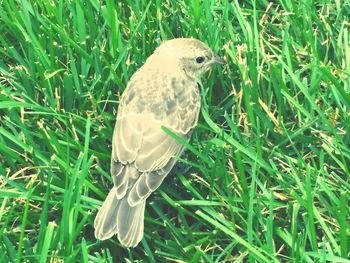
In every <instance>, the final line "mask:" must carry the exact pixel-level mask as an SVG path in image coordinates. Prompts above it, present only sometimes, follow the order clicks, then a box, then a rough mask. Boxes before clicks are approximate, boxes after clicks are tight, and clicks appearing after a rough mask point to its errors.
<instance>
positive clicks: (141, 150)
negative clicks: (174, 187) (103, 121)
mask: <svg viewBox="0 0 350 263" xmlns="http://www.w3.org/2000/svg"><path fill="white" fill-rule="evenodd" d="M199 56H202V57H204V58H205V59H206V60H207V61H205V63H204V62H203V63H198V62H197V61H196V58H198V57H199ZM222 63H223V61H222V60H220V59H219V58H218V57H216V56H215V55H214V54H213V52H212V51H211V50H210V49H209V48H208V47H207V46H206V45H205V44H203V43H202V42H200V41H198V40H196V39H186V38H181V39H174V40H170V41H167V42H165V43H164V44H163V45H161V46H160V47H159V48H158V49H157V50H156V51H155V52H154V54H153V55H151V56H150V57H149V58H148V59H147V61H146V63H145V64H144V65H143V66H142V67H141V68H140V69H139V70H138V71H137V72H136V73H135V74H134V75H133V76H132V78H131V79H130V81H129V83H128V86H127V88H126V90H125V92H124V93H123V95H122V98H121V102H120V105H119V108H118V114H117V121H116V126H115V129H114V133H113V140H112V142H113V145H112V158H111V175H112V179H113V183H114V187H113V188H112V190H111V191H110V193H109V194H108V196H107V198H106V201H105V203H104V204H103V206H102V207H101V209H100V210H99V212H98V214H97V216H96V218H95V224H94V225H95V236H96V238H98V239H101V240H104V239H107V238H110V237H111V236H112V235H113V234H117V235H118V239H119V241H120V242H121V244H123V245H124V246H127V247H135V246H136V245H137V244H138V243H139V242H140V241H141V239H142V237H143V227H144V224H143V217H144V208H145V201H146V199H147V197H148V196H149V195H150V194H151V193H152V192H153V191H155V190H156V189H157V188H158V187H159V185H160V184H161V183H162V181H163V180H164V178H165V177H166V175H167V174H168V173H169V172H170V170H171V169H172V168H173V166H174V164H175V158H174V157H176V156H179V155H180V154H181V152H182V148H183V147H182V145H181V144H179V143H178V142H177V141H176V140H174V139H173V138H172V137H171V136H169V135H168V134H166V133H165V132H164V131H163V130H162V128H161V126H165V127H167V128H169V129H170V130H172V131H173V132H175V133H176V134H177V135H178V136H180V137H183V138H184V139H188V137H189V132H190V131H191V129H192V128H193V127H194V126H195V125H196V123H197V120H198V114H199V111H200V94H199V89H198V84H197V81H198V78H199V76H200V75H201V74H202V73H204V72H205V71H207V70H208V69H209V67H210V66H212V65H214V64H222Z"/></svg>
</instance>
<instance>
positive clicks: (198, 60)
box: [196, 57, 205, 64]
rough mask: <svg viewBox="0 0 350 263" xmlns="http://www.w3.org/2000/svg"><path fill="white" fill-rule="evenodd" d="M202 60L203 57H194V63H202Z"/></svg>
mask: <svg viewBox="0 0 350 263" xmlns="http://www.w3.org/2000/svg"><path fill="white" fill-rule="evenodd" d="M204 60H205V57H196V62H197V63H198V64H201V63H203V62H204Z"/></svg>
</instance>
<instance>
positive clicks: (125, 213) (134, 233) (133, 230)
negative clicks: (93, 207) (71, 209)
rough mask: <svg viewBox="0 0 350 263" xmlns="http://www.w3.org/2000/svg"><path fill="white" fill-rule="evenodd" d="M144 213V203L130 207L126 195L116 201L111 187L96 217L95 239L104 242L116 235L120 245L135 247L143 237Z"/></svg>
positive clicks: (114, 189)
mask: <svg viewBox="0 0 350 263" xmlns="http://www.w3.org/2000/svg"><path fill="white" fill-rule="evenodd" d="M144 211H145V201H143V202H141V203H140V204H139V205H136V206H133V207H131V206H130V205H129V204H128V198H127V195H126V196H124V198H122V199H118V198H117V194H116V188H115V187H113V188H112V189H111V191H110V192H109V194H108V196H107V198H106V200H105V202H104V203H103V205H102V207H101V208H100V210H99V211H98V213H97V215H96V218H95V222H94V227H95V237H96V238H97V239H100V240H105V239H108V238H110V237H112V236H113V235H114V234H117V235H118V239H119V241H120V243H121V244H122V245H124V246H126V247H136V246H137V245H138V243H139V242H140V241H141V239H142V237H143V225H144V223H143V220H144Z"/></svg>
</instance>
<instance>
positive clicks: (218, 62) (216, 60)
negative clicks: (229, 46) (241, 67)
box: [212, 55, 226, 65]
mask: <svg viewBox="0 0 350 263" xmlns="http://www.w3.org/2000/svg"><path fill="white" fill-rule="evenodd" d="M212 64H213V65H226V61H225V60H224V59H223V58H220V57H219V56H216V55H214V57H213V60H212Z"/></svg>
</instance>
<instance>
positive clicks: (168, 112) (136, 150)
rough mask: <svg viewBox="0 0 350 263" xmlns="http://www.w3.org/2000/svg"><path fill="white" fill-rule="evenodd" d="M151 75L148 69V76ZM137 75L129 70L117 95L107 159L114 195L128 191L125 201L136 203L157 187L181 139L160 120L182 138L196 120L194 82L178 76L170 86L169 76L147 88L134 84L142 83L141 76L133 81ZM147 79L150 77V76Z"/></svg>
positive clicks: (196, 109) (165, 173)
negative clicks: (126, 82) (125, 85)
mask: <svg viewBox="0 0 350 263" xmlns="http://www.w3.org/2000/svg"><path fill="white" fill-rule="evenodd" d="M154 75H155V74H149V78H152V77H153V76H154ZM137 76H138V74H136V75H134V77H133V79H132V81H131V82H130V83H131V84H130V85H129V86H128V88H127V89H126V91H125V92H124V94H123V96H122V99H121V104H120V107H119V109H118V117H117V122H116V127H115V129H114V134H113V143H112V161H111V174H112V176H113V183H114V185H115V187H116V195H117V198H118V199H120V198H123V197H124V196H126V195H128V196H127V198H128V204H129V205H130V206H136V205H138V204H141V203H142V202H143V201H144V200H145V199H146V198H147V197H148V196H149V195H150V194H151V193H152V192H153V191H154V190H156V189H157V188H158V187H159V185H160V184H161V183H162V181H163V180H164V178H165V177H166V175H167V174H168V173H169V172H170V170H171V169H172V168H173V166H174V164H175V162H176V159H175V158H174V157H175V156H178V155H180V153H181V151H182V145H181V144H179V143H178V142H177V141H176V140H175V139H174V138H172V137H171V136H170V135H168V134H166V133H165V132H164V131H163V130H162V128H161V126H162V125H164V126H166V127H168V128H170V129H171V130H172V131H173V132H175V133H176V134H177V135H178V136H182V137H183V138H185V139H187V137H188V136H187V134H188V133H189V131H190V130H191V129H192V128H193V127H194V126H195V124H196V123H197V120H198V113H199V105H200V101H199V99H200V98H199V95H198V87H197V84H196V83H195V82H193V83H189V82H186V81H180V82H178V83H183V85H182V86H181V85H180V87H177V89H175V90H174V88H176V87H173V86H172V85H174V83H177V82H176V81H174V78H170V79H169V80H168V81H167V80H166V79H165V80H163V81H162V83H161V84H162V85H165V86H166V85H168V86H167V87H153V86H152V87H148V88H147V87H142V86H141V85H140V83H148V82H147V80H145V79H143V80H142V81H139V80H138V79H137V78H138V77H137ZM149 83H153V84H152V85H155V83H156V82H155V81H154V80H152V79H151V81H149ZM167 83H168V84H167ZM159 90H162V92H159ZM175 91H176V92H175ZM175 93H176V94H175ZM145 98H147V99H145Z"/></svg>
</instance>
